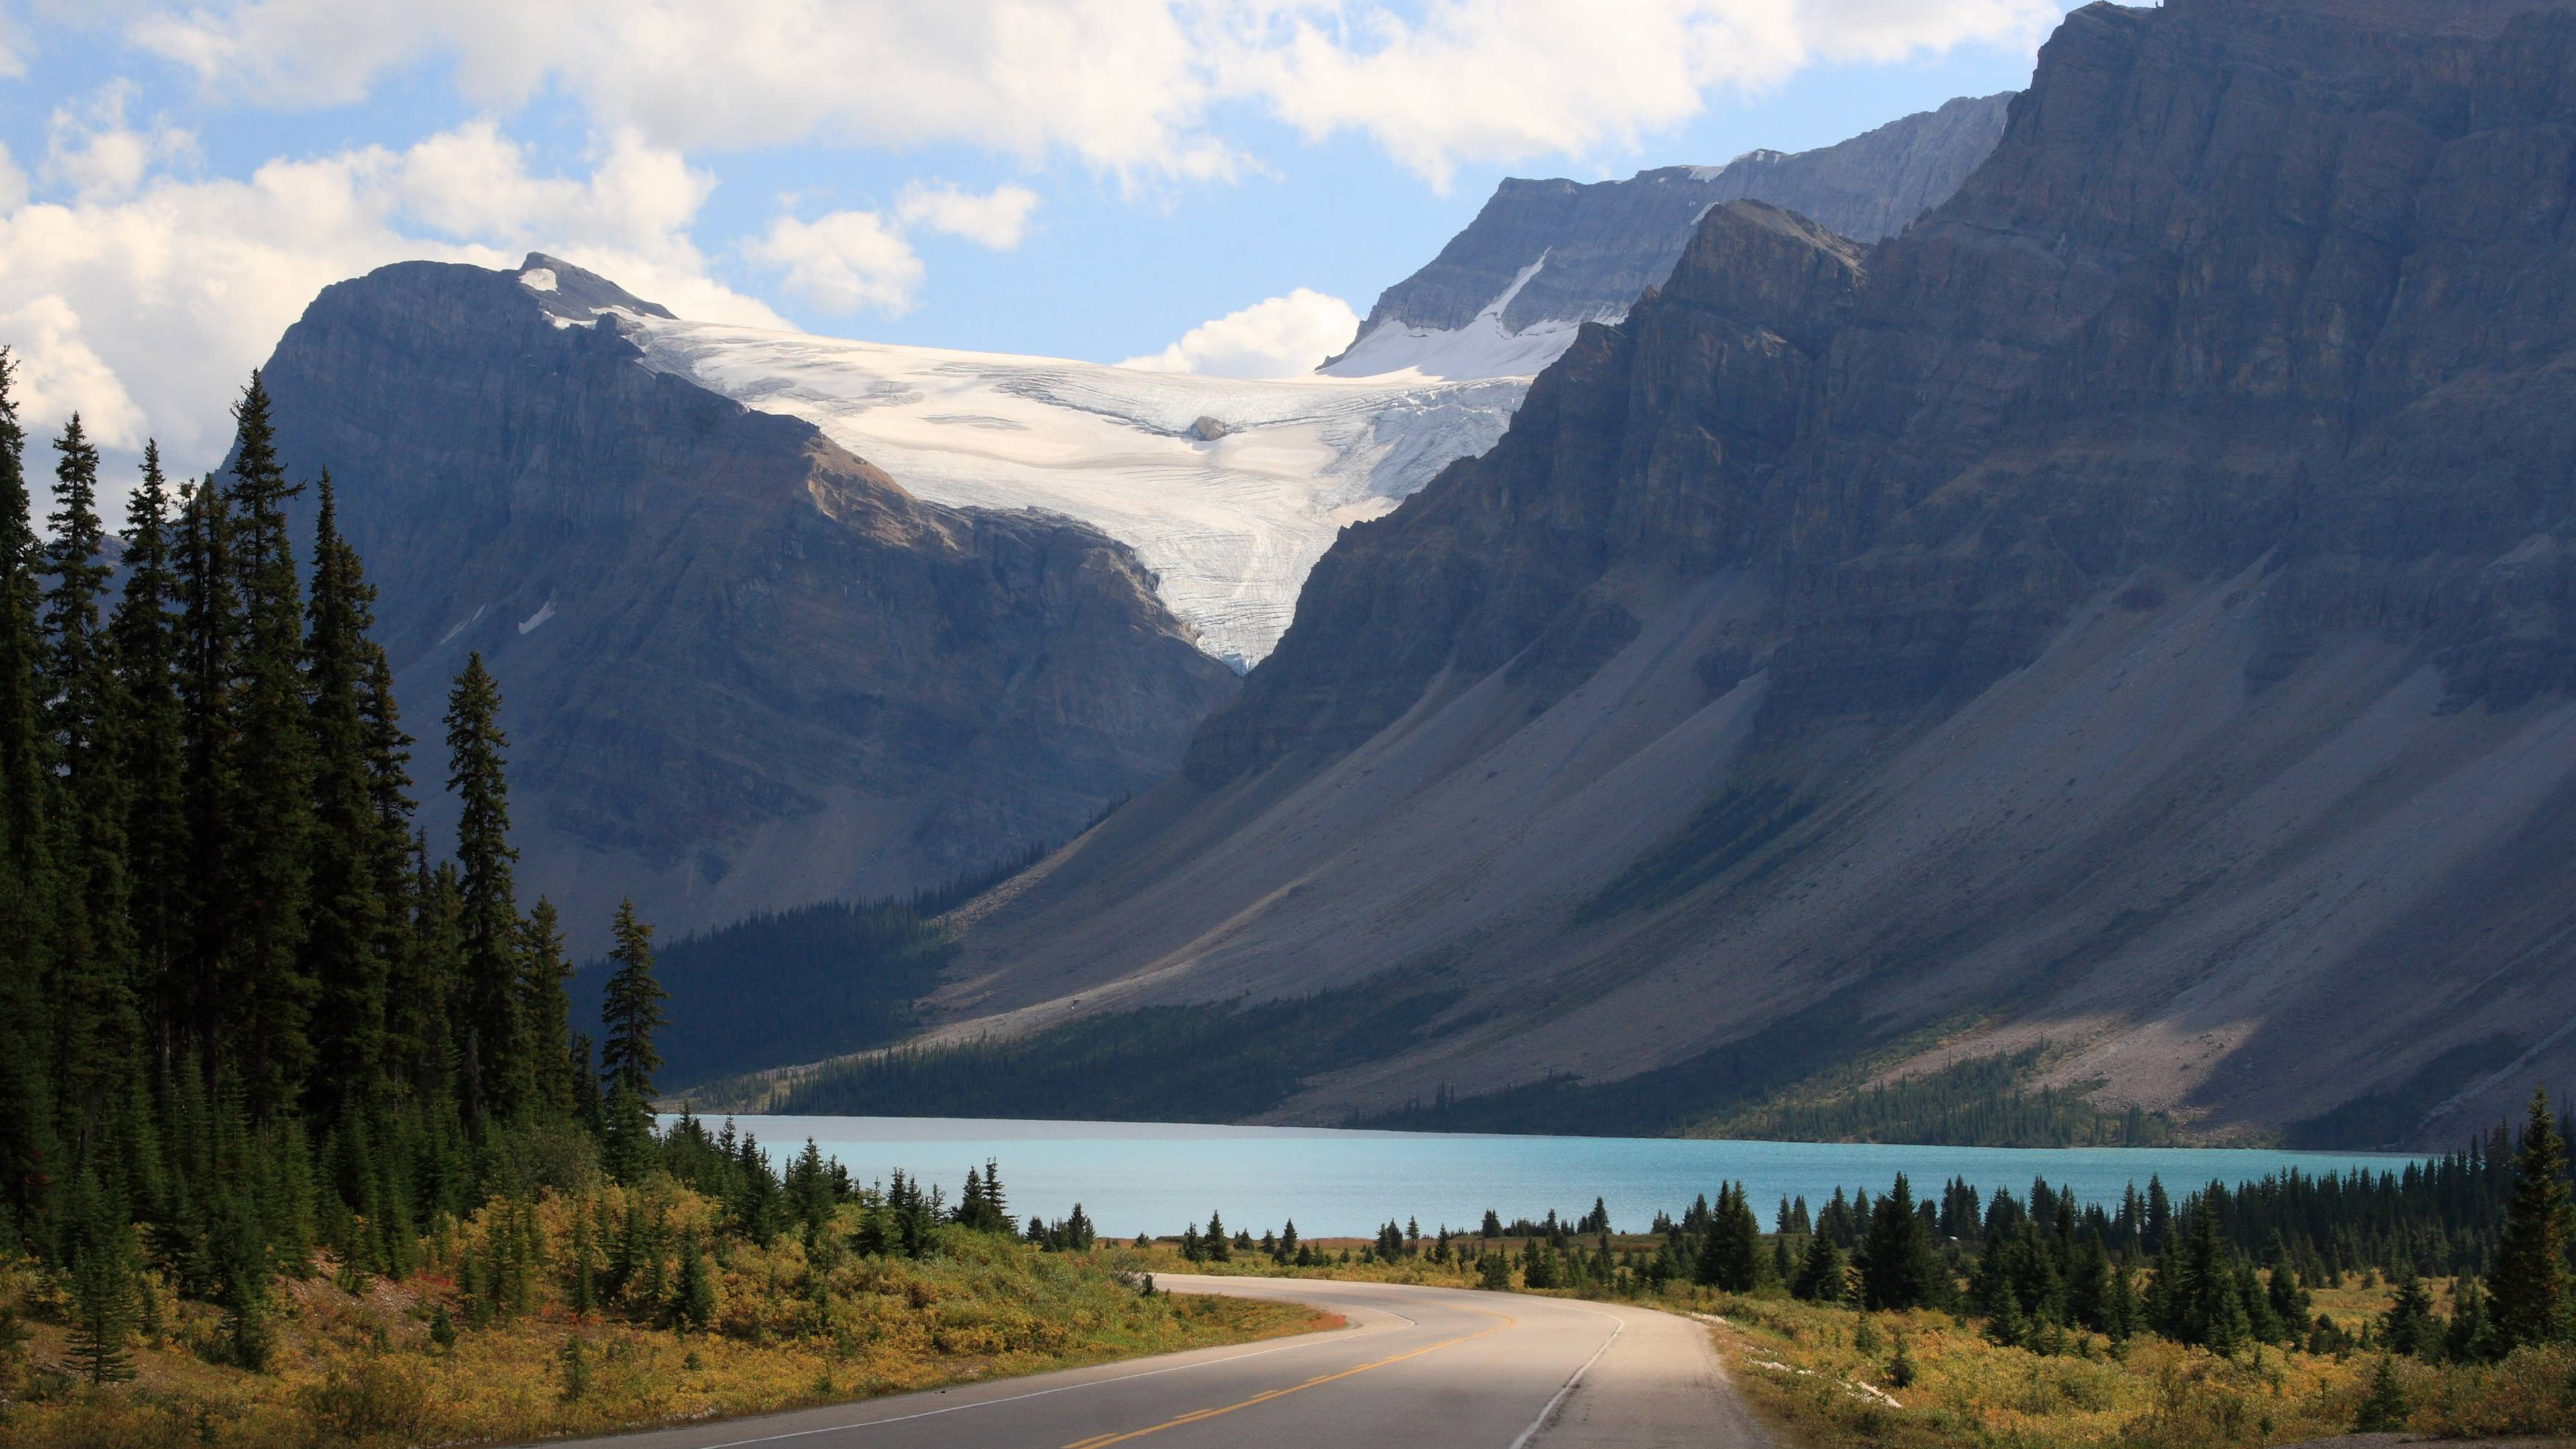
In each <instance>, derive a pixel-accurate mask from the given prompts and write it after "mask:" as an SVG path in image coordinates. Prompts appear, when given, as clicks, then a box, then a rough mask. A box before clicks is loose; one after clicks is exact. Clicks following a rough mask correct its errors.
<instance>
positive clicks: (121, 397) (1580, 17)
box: [0, 0, 2071, 466]
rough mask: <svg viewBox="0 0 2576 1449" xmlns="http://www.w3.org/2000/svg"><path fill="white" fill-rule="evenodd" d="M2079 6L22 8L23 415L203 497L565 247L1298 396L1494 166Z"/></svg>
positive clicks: (1867, 112)
mask: <svg viewBox="0 0 2576 1449" xmlns="http://www.w3.org/2000/svg"><path fill="white" fill-rule="evenodd" d="M2067 8H2071V7H2070V6H2068V5H2067V4H2066V3H2065V0H1385V3H1375V0H1170V3H1163V0H942V3H938V4H936V5H930V4H923V3H919V0H913V3H895V4H888V3H867V0H737V3H727V4H715V3H709V0H543V3H523V0H440V3H435V4H420V5H410V6H391V5H384V4H381V3H370V4H358V3H348V0H247V3H226V0H215V3H212V4H196V5H187V6H175V5H168V6H165V5H161V4H157V3H154V0H92V3H87V4H82V5H73V4H69V3H65V0H0V96H5V97H6V104H5V105H0V146H5V148H6V157H5V159H0V343H5V344H8V345H10V346H12V347H14V348H15V349H16V351H17V354H18V356H19V359H20V363H21V368H22V378H21V386H20V394H21V400H22V404H23V406H24V407H25V409H26V411H27V412H28V413H29V415H30V420H31V421H32V422H33V423H35V424H36V425H37V426H38V427H40V428H47V427H51V426H55V425H58V423H59V421H60V418H61V416H62V415H64V414H65V413H67V412H69V411H70V410H71V409H73V408H78V409H79V410H80V411H81V412H82V413H83V415H84V417H85V419H86V420H87V421H88V422H89V424H90V426H91V428H92V430H93V432H95V433H98V434H100V435H102V436H103V437H104V438H105V439H106V440H107V441H108V442H109V443H111V444H112V445H114V446H116V447H117V448H119V449H122V450H130V449H132V448H135V447H139V445H140V442H141V439H142V437H143V436H145V435H147V434H150V435H157V436H159V437H161V438H162V439H163V440H164V442H165V447H166V448H167V449H168V450H170V451H171V452H173V454H174V457H175V458H176V459H177V460H180V461H182V465H183V466H203V465H204V464H205V462H207V461H209V460H210V455H211V454H212V453H215V452H219V451H220V448H221V444H222V436H221V434H222V424H223V406H224V403H225V401H226V399H227V398H228V397H229V395H230V391H231V389H232V387H233V386H234V385H236V384H237V382H238V379H239V376H240V375H241V373H243V372H244V371H246V370H247V368H248V367H249V366H251V365H253V364H255V363H256V362H257V361H258V360H259V359H260V358H261V357H263V356H265V355H266V353H267V351H268V349H269V347H270V346H271V345H272V344H273V343H274V341H275V339H276V335H277V333H278V331H280V330H281V329H282V328H283V327H284V326H285V325H286V323H287V322H289V321H291V320H292V319H293V317H294V315H295V314H296V313H297V312H298V311H300V310H301V308H302V305H303V303H304V301H305V300H306V299H309V297H310V296H311V294H312V292H313V291H314V290H316V289H317V288H318V287H320V286H321V285H324V284H326V283H327V282H329V281H331V280H334V279H336V278H338V277H341V276H345V275H351V274H354V273H356V272H359V271H363V270H365V269H366V268H368V267H371V266H375V265H380V264H382V263H384V262H386V261H391V260H396V259H400V258H404V257H413V256H423V257H443V258H452V259H457V260H467V261H478V262H481V263H483V264H486V265H501V264H507V263H508V262H510V261H514V260H515V259H516V257H517V255H518V254H519V253H520V252H522V251H525V250H527V249H530V248H540V249H544V250H549V251H559V252H561V253H563V254H564V255H566V256H568V257H570V258H572V259H574V260H576V261H581V262H584V263H585V264H589V265H593V266H596V267H598V268H599V269H600V270H603V271H606V272H608V273H609V274H610V275H612V276H613V277H615V278H616V279H617V280H620V281H623V282H625V283H626V284H627V285H628V286H630V287H632V288H633V289H634V290H636V291H638V292H640V293H642V294H644V295H647V296H651V297H655V298H657V299H658V300H662V301H664V302H666V303H668V304H670V305H671V306H672V307H673V308H674V309H675V310H678V311H680V312H681V313H682V314H683V315H704V316H727V317H733V318H738V319H742V320H751V321H763V322H770V323H785V324H792V325H795V326H798V327H802V328H805V329H807V330H812V331H820V332H829V333H834V334H839V335H847V336H863V337H870V338H877V339H883V340H887V341H894V342H906V343H919V344H926V345H936V346H945V347H959V348H970V349H980V350H992V351H1006V352H1033V353H1049V354H1056V355H1064V356H1072V357H1081V358H1089V359H1095V360H1101V361H1112V362H1114V361H1119V360H1122V359H1127V358H1141V357H1146V356H1152V355H1156V354H1161V355H1162V357H1163V361H1162V364H1161V365H1166V366H1192V365H1198V366H1207V367H1223V368H1226V369H1228V370H1237V371H1260V370H1265V369H1267V370H1289V369H1293V368H1300V367H1305V366H1311V365H1312V364H1313V362H1314V361H1315V360H1318V359H1319V358H1320V355H1321V354H1320V352H1319V351H1318V350H1317V349H1319V348H1328V347H1331V346H1334V345H1337V343H1335V342H1334V341H1332V340H1331V339H1332V335H1333V332H1334V329H1335V328H1337V327H1340V328H1343V329H1345V330H1346V328H1347V323H1346V322H1344V321H1343V320H1341V319H1342V317H1343V313H1342V312H1341V311H1340V310H1339V309H1340V308H1341V307H1342V306H1344V305H1347V307H1348V308H1349V309H1351V310H1354V311H1357V312H1363V313H1364V312H1365V311H1366V310H1367V308H1368V306H1369V303H1370V302H1371V301H1372V300H1373V299H1374V298H1375V296H1376V294H1377V292H1378V291H1379V289H1381V288H1383V287H1385V286H1387V285H1389V284H1390V283H1392V282H1394V281H1396V280H1398V279H1400V278H1401V277H1403V276H1404V275H1405V274H1406V273H1408V272H1410V271H1412V270H1413V269H1414V268H1416V267H1418V266H1419V265H1421V264H1422V263H1423V262H1425V261H1427V260H1429V259H1430V257H1431V256H1432V255H1433V254H1434V253H1435V252H1436V251H1437V250H1438V249H1439V247H1440V246H1441V245H1442V243H1444V242H1445V241H1446V240H1447V239H1448V238H1449V237H1450V236H1451V235H1452V234H1453V233H1455V232H1456V231H1457V230H1458V229H1459V228H1460V227H1462V226H1463V225H1465V224H1466V222H1467V221H1468V219H1469V218H1470V217H1472V216H1473V215H1474V213H1475V211H1476V209H1477V207H1478V206H1479V205H1481V204H1482V202H1483V200H1484V198H1485V196H1486V195H1487V194H1488V193H1489V192H1490V191H1491V190H1492V188H1493V185H1494V183H1495V182H1496V181H1497V180H1498V179H1499V178H1501V177H1503V176H1506V175H1524V176H1526V175H1565V176H1573V177H1577V178H1581V179H1587V180H1589V179H1598V178H1601V177H1608V176H1623V175H1626V174H1628V173H1630V172H1633V171H1635V170H1638V169H1640V168H1643V167H1649V166H1660V165H1670V164H1677V163H1714V162H1718V161H1723V160H1725V159H1727V158H1729V157H1732V156H1734V155H1737V154H1739V153H1741V152H1743V151H1745V150H1747V149H1750V148H1752V147H1756V146H1769V147H1775V148H1778V149H1782V150H1798V149H1803V148H1806V147H1810V146H1817V145H1824V144H1828V143H1831V142H1833V141H1837V140H1840V139H1842V138H1844V137H1846V136H1849V135H1852V134H1855V133H1857V132H1859V131H1862V130H1866V129H1868V128H1870V127H1871V126H1874V125H1877V124H1880V123H1882V122H1884V121H1887V120H1890V119H1893V118H1895V117H1897V116H1900V115H1904V114H1907V113H1909V112H1912V111H1916V110H1922V109H1927V108H1929V107H1931V106H1935V105H1938V104H1939V103H1940V102H1942V101H1943V100H1946V99H1948V98H1950V97H1952V96H1957V95H1971V94H1979V95H1981V94H1988V93H1991V92H1994V91H1998V90H2005V89H2012V88H2017V87H2019V86H2021V85H2022V84H2024V83H2025V82H2026V81H2027V79H2028V77H2029V73H2030V69H2031V64H2032V60H2033V56H2034V53H2035V49H2036V45H2037V43H2038V41H2039V40H2040V39H2041V38H2042V37H2043V36H2044V35H2045V33H2046V32H2047V30H2048V29H2049V28H2050V26H2051V25H2052V24H2053V23H2054V22H2055V20H2056V19H2057V17H2058V16H2059V14H2060V13H2061V12H2062V11H2063V10H2064V9H2067ZM1268 299H1281V300H1279V301H1276V302H1273V303H1271V304H1270V305H1269V306H1267V307H1266V308H1263V307H1259V306H1258V304H1263V303H1265V301H1267V300H1268ZM1247 308H1254V309H1256V310H1255V312H1254V313H1253V314H1251V315H1249V316H1246V317H1241V318H1237V319H1235V320H1234V321H1233V322H1231V323H1229V322H1225V321H1223V320H1222V319H1226V318H1228V317H1229V316H1230V315H1231V314H1236V313H1238V312H1242V311H1243V309H1247ZM1203 326H1205V327H1207V329H1208V330H1206V331H1204V332H1201V333H1199V334H1196V335H1195V336H1193V334H1192V329H1194V328H1202V327H1203ZM1185 338H1189V339H1191V340H1190V341H1189V342H1188V343H1187V344H1186V345H1184V346H1179V347H1175V345H1174V344H1176V343H1182V342H1183V340H1184V339H1185ZM1339 340H1340V341H1347V337H1342V338H1340V339H1339ZM1202 344H1205V345H1202Z"/></svg>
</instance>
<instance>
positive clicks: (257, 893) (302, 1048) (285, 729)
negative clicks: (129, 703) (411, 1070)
mask: <svg viewBox="0 0 2576 1449" xmlns="http://www.w3.org/2000/svg"><path fill="white" fill-rule="evenodd" d="M233 416H234V419H235V421H236V423H237V424H238V428H237V431H236V433H235V436H234V441H233V466H232V479H231V483H230V486H229V487H228V489H227V490H226V494H225V502H226V503H227V504H229V505H230V508H231V510H232V513H233V520H232V521H233V527H234V529H235V535H234V548H233V553H232V561H233V566H234V571H235V586H236V588H237V589H238V590H239V594H240V599H241V621H240V631H241V632H240V641H241V647H240V653H239V655H238V658H237V663H236V677H235V679H234V681H233V687H234V689H235V691H236V698H235V699H234V701H233V712H234V721H233V723H234V729H233V732H232V740H231V746H232V748H231V751H230V754H231V778H230V780H229V782H228V784H229V786H230V788H229V790H228V791H227V792H226V795H225V800H224V810H225V813H226V815H227V817H228V818H227V820H226V821H225V829H224V832H223V845H224V853H223V855H222V857H221V860H222V868H221V871H220V874H219V875H218V878H217V889H218V892H219V894H218V895H217V898H216V900H215V902H214V905H215V907H216V909H217V912H218V916H217V918H218V919H219V920H220V921H221V922H222V941H221V950H222V957H221V961H222V964H221V966H220V968H219V971H220V974H221V976H222V978H223V979H224V981H225V983H226V986H227V988H228V989H227V990H226V993H225V1001H226V1006H227V1008H228V1010H229V1012H230V1014H231V1015H232V1016H233V1017H234V1018H235V1021H234V1024H235V1027H236V1029H237V1033H238V1042H237V1045H236V1049H235V1051H234V1052H233V1056H234V1057H235V1058H236V1062H235V1065H236V1068H237V1070H238V1071H239V1072H240V1074H241V1079H242V1083H243V1087H244V1090H245V1091H246V1092H247V1094H248V1098H249V1104H250V1108H251V1110H252V1112H253V1113H254V1115H256V1116H258V1117H260V1118H262V1119H268V1118H273V1117H275V1116H276V1115H278V1114H279V1113H281V1112H283V1111H285V1110H287V1109H289V1108H291V1107H293V1106H294V1105H295V1104H296V1103H297V1101H298V1100H299V1099H300V1098H301V1097H302V1095H303V1093H304V1089H305V1085H306V1074H307V1073H308V1072H309V1071H310V1070H311V1067H312V1063H313V1041H312V1035H311V1026H312V1015H313V1002H314V996H315V984H314V981H313V978H312V975H311V973H310V971H309V970H308V969H307V968H308V963H307V961H306V960H305V957H304V938H305V935H306V933H307V930H308V927H309V915H308V913H307V911H306V909H305V907H306V903H307V894H308V891H309V889H310V885H311V880H310V870H309V866H310V861H311V850H312V833H313V805H312V798H311V795H310V793H309V792H310V782H311V756H312V751H311V747H310V743H309V739H308V735H307V730H308V728H309V712H308V708H307V705H306V702H305V698H304V674H303V668H302V665H303V656H304V601H303V592H304V591H303V585H302V581H301V580H300V579H299V578H298V577H297V576H296V571H295V550H294V547H293V544H292V543H291V541H290V540H289V539H288V537H287V517H286V504H287V500H288V499H290V498H292V497H294V496H295V495H296V494H297V493H299V492H301V491H302V490H301V489H300V488H299V487H298V486H297V485H295V484H293V483H291V482H289V481H288V480H287V476H286V469H285V466H284V465H283V464H282V463H281V462H280V461H279V459H278V456H277V432H276V426H275V423H274V422H273V421H272V419H271V418H270V416H269V400H268V390H267V389H266V388H265V387H264V386H262V385H261V383H260V378H259V374H258V373H256V372H254V373H252V374H251V378H250V385H249V386H248V387H246V388H244V389H243V390H242V397H241V402H240V403H239V404H238V405H236V406H235V408H234V409H233Z"/></svg>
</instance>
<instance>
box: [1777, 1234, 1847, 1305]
mask: <svg viewBox="0 0 2576 1449" xmlns="http://www.w3.org/2000/svg"><path fill="white" fill-rule="evenodd" d="M1849 1276H1850V1272H1849V1268H1848V1266H1847V1265H1846V1264H1845V1263H1844V1261H1843V1253H1842V1249H1840V1248H1837V1247H1835V1246H1834V1240H1833V1239H1831V1238H1829V1237H1826V1236H1825V1235H1824V1234H1822V1233H1817V1234H1815V1235H1813V1236H1811V1237H1809V1238H1808V1239H1807V1251H1806V1254H1805V1256H1803V1257H1801V1258H1800V1259H1799V1260H1798V1273H1797V1276H1796V1277H1795V1278H1793V1279H1791V1280H1790V1282H1789V1292H1790V1293H1791V1294H1792V1295H1793V1296H1795V1297H1798V1298H1803V1299H1806V1300H1807V1301H1809V1302H1811V1303H1840V1302H1842V1301H1843V1297H1844V1295H1845V1292H1846V1291H1847V1282H1846V1280H1847V1279H1848V1278H1849Z"/></svg>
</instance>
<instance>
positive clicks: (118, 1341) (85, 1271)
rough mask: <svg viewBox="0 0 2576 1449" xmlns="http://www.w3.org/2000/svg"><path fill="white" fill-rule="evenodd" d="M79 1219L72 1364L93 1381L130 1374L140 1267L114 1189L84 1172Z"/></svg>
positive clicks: (74, 1260)
mask: <svg viewBox="0 0 2576 1449" xmlns="http://www.w3.org/2000/svg"><path fill="white" fill-rule="evenodd" d="M75 1199H76V1203H77V1206H76V1208H75V1212H76V1214H77V1216H78V1218H79V1221H78V1223H77V1224H76V1227H77V1229H78V1236H77V1239H76V1242H75V1245H74V1248H73V1256H72V1272H71V1290H72V1291H71V1297H72V1331H71V1352H72V1362H73V1363H74V1364H75V1365H77V1366H78V1367H79V1369H80V1374H81V1377H83V1378H85V1379H87V1380H89V1382H90V1383H91V1384H92V1385H93V1386H96V1385H99V1384H107V1383H115V1382H118V1381H121V1380H124V1379H130V1378H132V1377H134V1360H133V1356H132V1355H131V1354H130V1353H128V1352H127V1350H126V1344H125V1341H126V1338H127V1337H128V1336H129V1335H130V1334H132V1333H133V1331H134V1321H135V1291H134V1290H135V1283H136V1276H137V1274H138V1273H139V1272H140V1271H141V1265H140V1263H139V1262H138V1261H137V1258H136V1254H135V1250H134V1230H133V1228H132V1227H131V1226H130V1225H129V1223H128V1222H127V1215H126V1210H125V1208H124V1206H123V1204H122V1203H121V1202H120V1201H119V1200H118V1198H117V1196H116V1194H115V1193H113V1192H112V1191H109V1190H106V1189H103V1188H102V1187H101V1186H100V1185H99V1182H98V1179H97V1178H96V1177H95V1176H88V1175H85V1176H84V1177H83V1178H82V1180H81V1184H80V1187H79V1189H78V1190H77V1192H76V1194H75Z"/></svg>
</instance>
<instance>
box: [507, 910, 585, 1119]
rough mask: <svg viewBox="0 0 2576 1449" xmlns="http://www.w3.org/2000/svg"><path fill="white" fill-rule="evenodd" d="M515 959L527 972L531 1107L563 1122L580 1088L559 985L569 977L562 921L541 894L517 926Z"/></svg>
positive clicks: (568, 998)
mask: <svg viewBox="0 0 2576 1449" xmlns="http://www.w3.org/2000/svg"><path fill="white" fill-rule="evenodd" d="M519 956H520V959H521V960H523V961H525V962H526V963H527V971H528V977H527V982H526V984H525V986H524V987H523V988H522V989H523V991H524V993H525V996H526V1004H525V1006H524V1007H523V1012H524V1014H525V1015H526V1017H527V1021H528V1036H529V1041H530V1044H531V1049H532V1050H533V1052H534V1054H535V1060H534V1064H533V1065H534V1070H535V1072H536V1079H537V1081H536V1105H537V1106H539V1107H540V1108H542V1109H543V1110H544V1111H545V1112H546V1114H547V1115H548V1116H550V1117H553V1118H555V1119H557V1120H567V1119H570V1118H571V1117H572V1116H573V1114H574V1109H575V1107H576V1106H577V1105H578V1103H577V1094H578V1090H579V1089H578V1088H577V1087H576V1086H575V1085H574V1083H573V1072H574V1070H575V1069H574V1065H573V1059H572V993H571V992H570V991H568V990H566V989H565V985H564V983H565V982H567V981H569V980H571V979H572V961H571V959H570V958H568V957H567V956H565V955H564V936H563V923H562V922H561V921H560V920H559V919H558V918H557V917H556V915H555V903H554V902H552V901H550V900H547V899H546V898H545V897H543V896H539V897H537V905H536V909H534V910H532V911H530V912H528V919H527V921H526V922H525V923H524V925H523V926H522V927H521V938H520V946H519Z"/></svg>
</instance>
